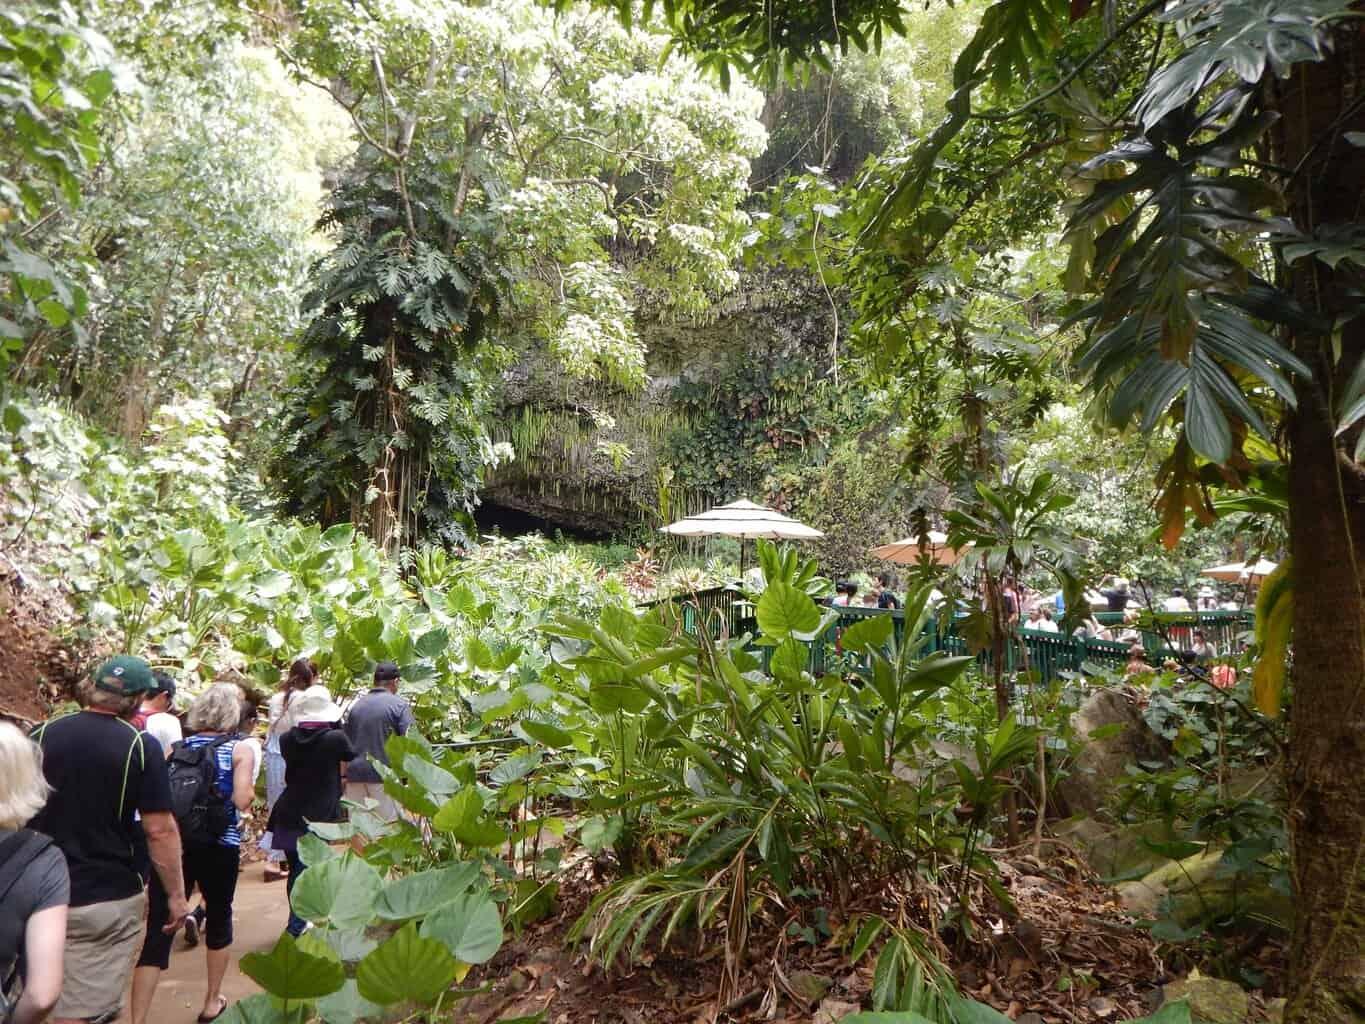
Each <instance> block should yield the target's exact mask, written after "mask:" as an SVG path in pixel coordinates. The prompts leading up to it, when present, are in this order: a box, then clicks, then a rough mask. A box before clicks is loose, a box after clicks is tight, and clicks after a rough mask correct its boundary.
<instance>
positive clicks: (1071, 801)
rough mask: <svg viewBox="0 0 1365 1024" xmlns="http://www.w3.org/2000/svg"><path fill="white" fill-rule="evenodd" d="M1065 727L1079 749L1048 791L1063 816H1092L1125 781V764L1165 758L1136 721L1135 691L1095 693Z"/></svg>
mask: <svg viewBox="0 0 1365 1024" xmlns="http://www.w3.org/2000/svg"><path fill="white" fill-rule="evenodd" d="M1071 725H1072V728H1073V729H1074V730H1075V732H1076V737H1077V738H1078V739H1079V740H1081V742H1082V743H1083V744H1084V745H1083V746H1082V747H1081V751H1080V753H1079V754H1077V755H1076V759H1075V761H1074V762H1073V764H1072V766H1071V772H1070V774H1069V775H1067V776H1066V778H1064V779H1062V780H1061V781H1060V782H1059V783H1058V784H1057V786H1056V788H1055V790H1054V793H1055V795H1056V797H1057V798H1058V800H1059V801H1060V802H1061V804H1062V805H1064V807H1065V809H1066V811H1067V813H1069V814H1094V813H1095V812H1096V811H1098V810H1100V808H1101V807H1103V806H1104V804H1105V801H1106V800H1107V799H1108V798H1109V795H1110V793H1111V792H1112V790H1113V788H1114V784H1115V783H1116V782H1117V781H1119V780H1121V779H1124V778H1126V777H1127V774H1128V766H1129V765H1133V764H1136V763H1137V762H1139V761H1161V760H1164V759H1165V758H1166V756H1167V749H1166V745H1165V743H1164V742H1163V741H1162V739H1161V737H1159V736H1158V735H1157V734H1156V733H1155V732H1153V731H1152V729H1151V727H1150V726H1148V725H1147V722H1146V721H1145V720H1144V719H1143V717H1142V708H1141V707H1140V706H1139V704H1138V701H1137V694H1136V692H1134V691H1131V690H1128V689H1126V688H1121V687H1105V688H1103V689H1099V690H1096V691H1095V692H1094V693H1092V694H1091V695H1090V696H1089V697H1088V698H1086V701H1085V703H1084V704H1082V705H1081V706H1080V708H1078V709H1077V711H1076V713H1075V714H1074V715H1072V716H1071Z"/></svg>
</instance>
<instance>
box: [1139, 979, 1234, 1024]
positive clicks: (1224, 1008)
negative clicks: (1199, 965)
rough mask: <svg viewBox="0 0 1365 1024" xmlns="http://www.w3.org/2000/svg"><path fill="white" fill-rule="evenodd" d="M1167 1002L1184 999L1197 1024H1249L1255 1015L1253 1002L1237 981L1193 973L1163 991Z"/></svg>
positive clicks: (1172, 983)
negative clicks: (1248, 1020)
mask: <svg viewBox="0 0 1365 1024" xmlns="http://www.w3.org/2000/svg"><path fill="white" fill-rule="evenodd" d="M1161 994H1162V996H1163V998H1164V1000H1165V1001H1166V1002H1168V1003H1173V1002H1175V1001H1176V1000H1178V999H1184V1000H1185V1001H1186V1002H1188V1003H1189V1004H1190V1016H1192V1017H1193V1018H1194V1019H1195V1021H1196V1022H1197V1024H1245V1022H1246V1020H1247V1018H1248V1017H1249V1015H1250V1014H1251V999H1250V998H1249V997H1248V996H1247V994H1246V993H1245V992H1244V991H1242V987H1241V986H1240V985H1238V984H1236V983H1235V982H1231V981H1223V980H1222V979H1220V978H1206V977H1204V976H1203V975H1202V974H1200V973H1199V972H1198V971H1191V972H1190V976H1189V977H1188V978H1185V979H1184V980H1183V981H1173V982H1171V984H1169V985H1167V986H1165V987H1164V988H1163V989H1162V990H1161Z"/></svg>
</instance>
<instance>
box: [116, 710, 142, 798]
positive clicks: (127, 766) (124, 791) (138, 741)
mask: <svg viewBox="0 0 1365 1024" xmlns="http://www.w3.org/2000/svg"><path fill="white" fill-rule="evenodd" d="M117 721H120V722H123V724H124V725H126V726H127V727H128V728H129V730H130V731H131V732H132V733H133V742H132V744H131V745H130V746H129V747H128V756H127V757H126V758H125V759H124V762H123V785H122V786H120V787H119V791H118V809H119V813H120V814H122V813H124V812H123V802H124V800H126V799H127V797H128V773H129V772H130V771H132V769H133V752H134V751H137V763H138V767H139V768H141V769H142V770H143V771H146V770H147V745H146V744H145V743H143V742H142V737H143V736H145V735H147V734H146V733H144V732H143V731H142V730H141V729H139V728H138V727H137V726H135V725H133V723H132V722H128V721H125V720H124V719H122V718H120V719H117ZM135 809H136V808H135Z"/></svg>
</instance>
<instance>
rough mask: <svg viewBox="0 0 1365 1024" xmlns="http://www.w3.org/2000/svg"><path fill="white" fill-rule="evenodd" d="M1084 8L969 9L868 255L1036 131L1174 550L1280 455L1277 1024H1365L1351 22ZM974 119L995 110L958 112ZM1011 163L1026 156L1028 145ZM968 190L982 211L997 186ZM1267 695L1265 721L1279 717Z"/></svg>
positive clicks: (1088, 354)
mask: <svg viewBox="0 0 1365 1024" xmlns="http://www.w3.org/2000/svg"><path fill="white" fill-rule="evenodd" d="M1091 7H1092V5H1091V4H1089V3H1079V4H1078V3H1071V4H1067V3H1063V2H1061V0H1000V2H997V3H996V4H994V5H993V6H991V7H990V8H989V9H988V10H987V11H986V12H985V14H984V15H983V18H982V21H981V26H980V29H979V30H978V32H977V35H976V37H975V38H974V39H973V40H972V42H971V43H970V44H969V45H968V46H967V47H966V48H965V49H964V50H963V52H962V54H961V55H960V57H959V59H958V63H957V67H956V69H955V79H956V86H957V91H956V92H955V93H954V95H953V98H952V99H951V101H950V102H949V104H948V107H949V115H948V117H947V119H946V120H945V121H944V122H943V123H942V124H941V125H940V126H939V128H938V129H936V130H935V131H934V132H933V133H932V134H931V135H930V136H929V137H927V138H926V139H925V140H923V142H922V143H921V144H920V145H919V146H918V147H917V149H916V150H915V152H914V153H913V155H912V157H911V159H910V160H909V162H908V163H907V166H906V170H905V172H904V173H903V174H902V175H901V177H900V179H899V181H898V182H897V183H896V185H895V187H894V188H893V189H892V190H891V191H890V192H889V193H888V194H887V196H886V199H885V201H884V202H883V204H882V207H881V209H880V211H879V213H878V215H877V217H876V218H875V219H874V220H873V222H872V224H871V225H870V227H869V231H868V233H867V235H866V236H865V239H866V240H867V241H868V242H870V243H871V242H880V243H881V244H883V245H886V246H888V247H891V248H895V247H896V246H897V245H903V244H907V243H909V242H912V243H913V244H914V245H916V246H921V247H923V246H926V245H928V246H929V247H930V248H933V247H934V245H936V244H937V243H936V242H935V241H934V239H935V237H941V236H943V235H945V234H947V233H950V232H952V231H954V230H956V229H958V228H959V226H960V222H961V219H962V218H961V216H960V213H959V212H958V211H952V212H950V214H949V215H948V216H946V217H939V218H938V220H937V223H936V222H935V220H934V219H933V218H931V217H930V216H928V214H929V213H930V212H931V208H928V207H926V206H925V200H926V198H927V197H928V196H929V195H932V194H933V192H932V183H933V182H935V181H936V180H937V179H938V178H939V177H940V176H941V174H942V171H943V167H944V164H945V163H947V164H949V165H952V164H953V160H952V159H951V154H952V153H953V152H954V151H955V147H959V146H961V145H962V144H963V143H962V140H963V139H969V138H971V137H972V134H973V133H975V132H981V131H991V130H994V131H996V132H999V133H1001V134H1004V135H1005V136H1006V137H1008V133H1009V132H1010V131H1011V130H1013V131H1014V132H1016V133H1017V132H1018V131H1019V129H1024V130H1025V131H1026V132H1027V131H1028V130H1029V126H1030V125H1034V126H1037V125H1040V124H1041V125H1042V126H1044V127H1045V128H1050V129H1051V130H1052V131H1053V132H1057V133H1059V136H1060V138H1061V140H1062V141H1063V142H1064V143H1065V145H1066V146H1067V148H1068V149H1069V151H1070V153H1069V156H1070V158H1071V163H1072V183H1073V187H1074V188H1075V190H1076V191H1077V193H1078V196H1077V200H1076V202H1075V203H1074V205H1073V207H1072V210H1071V216H1070V219H1069V224H1068V229H1067V235H1068V241H1070V243H1071V246H1072V255H1073V265H1072V268H1071V271H1072V272H1071V274H1070V275H1069V276H1070V280H1071V282H1072V284H1074V285H1076V286H1078V287H1081V288H1086V287H1089V288H1091V289H1093V292H1094V294H1095V301H1094V302H1093V303H1092V304H1091V305H1090V306H1089V307H1087V308H1086V309H1085V310H1084V311H1082V312H1081V314H1080V319H1081V320H1082V321H1083V322H1085V323H1086V324H1087V325H1088V328H1089V330H1090V332H1091V336H1090V337H1091V340H1090V343H1089V344H1088V346H1087V347H1086V349H1085V351H1084V352H1083V354H1082V357H1081V361H1080V365H1081V366H1082V368H1083V369H1084V370H1085V371H1086V373H1087V374H1088V377H1089V379H1090V381H1091V384H1092V386H1093V387H1094V388H1095V390H1096V393H1097V394H1098V395H1099V397H1100V398H1101V400H1102V404H1103V406H1104V408H1105V410H1106V412H1107V415H1108V417H1109V419H1110V420H1111V421H1112V422H1113V423H1114V424H1115V425H1119V426H1122V425H1126V424H1128V423H1130V422H1133V421H1137V422H1138V423H1139V425H1140V427H1141V428H1142V429H1144V430H1149V429H1151V428H1152V427H1154V426H1155V425H1156V424H1157V423H1159V422H1161V421H1162V420H1163V419H1169V420H1171V421H1172V422H1173V423H1174V424H1175V426H1176V429H1177V436H1176V441H1175V444H1174V447H1173V449H1172V452H1171V455H1170V457H1169V458H1168V460H1167V462H1166V463H1165V465H1164V466H1163V468H1162V472H1161V476H1160V480H1159V482H1160V485H1161V489H1162V494H1161V498H1160V506H1159V507H1160V510H1161V513H1162V517H1163V521H1164V529H1165V536H1166V539H1167V541H1168V542H1169V543H1174V542H1175V541H1176V540H1177V539H1178V538H1179V536H1180V533H1181V531H1182V529H1183V527H1184V523H1185V520H1186V517H1187V516H1188V515H1190V514H1194V515H1196V516H1198V517H1200V518H1208V517H1210V516H1211V510H1210V508H1209V499H1208V495H1207V490H1206V489H1207V487H1208V486H1209V485H1210V484H1211V483H1213V482H1219V483H1222V484H1224V485H1231V486H1236V485H1238V484H1239V483H1241V482H1244V481H1245V479H1246V478H1247V477H1248V476H1249V474H1250V473H1251V472H1252V470H1253V464H1252V461H1251V459H1250V458H1249V457H1248V450H1249V449H1248V446H1249V445H1251V444H1252V441H1251V439H1252V438H1254V437H1255V436H1256V435H1261V437H1263V438H1265V439H1267V440H1271V441H1273V440H1275V439H1277V438H1282V439H1283V443H1284V447H1285V450H1286V454H1287V457H1288V461H1289V465H1290V474H1289V475H1290V487H1289V511H1290V523H1291V529H1290V538H1291V548H1292V551H1293V555H1294V566H1295V569H1294V572H1295V575H1296V578H1297V586H1296V588H1295V591H1296V593H1295V605H1294V617H1293V623H1294V667H1293V679H1294V685H1295V702H1294V713H1293V721H1292V723H1291V744H1290V754H1291V756H1290V769H1289V796H1290V829H1291V837H1292V852H1293V863H1294V884H1295V893H1296V897H1297V900H1296V910H1297V913H1296V920H1295V927H1294V936H1293V949H1292V956H1291V974H1290V985H1291V991H1290V1002H1289V1008H1288V1015H1287V1019H1288V1020H1290V1021H1295V1022H1310V1021H1311V1022H1314V1024H1317V1022H1324V1024H1325V1022H1328V1021H1332V1022H1337V1021H1344V1020H1352V1019H1362V1017H1365V959H1363V958H1362V950H1365V789H1362V787H1360V786H1359V784H1358V781H1357V780H1358V779H1359V777H1360V773H1361V769H1362V767H1365V686H1363V685H1362V680H1365V592H1363V588H1365V573H1362V566H1361V551H1362V543H1365V466H1363V465H1362V461H1361V457H1362V448H1361V446H1360V445H1359V443H1358V439H1359V436H1360V432H1361V429H1362V424H1361V420H1362V418H1365V417H1362V408H1361V402H1360V392H1361V390H1362V381H1365V371H1362V361H1365V321H1362V319H1361V317H1360V315H1359V314H1360V312H1361V296H1362V284H1365V249H1362V247H1361V244H1360V239H1361V237H1362V224H1361V221H1362V210H1361V199H1362V188H1361V182H1362V181H1365V149H1362V148H1361V146H1360V143H1361V142H1362V141H1365V132H1362V129H1365V103H1362V102H1361V100H1360V95H1361V92H1362V90H1365V72H1362V68H1365V22H1362V20H1361V13H1362V8H1361V5H1359V4H1357V5H1353V6H1352V7H1351V8H1350V9H1347V8H1346V6H1345V5H1343V4H1340V3H1333V2H1326V0H1313V2H1307V3H1303V2H1293V3H1291V2H1275V0H1272V2H1269V3H1266V2H1251V0H1193V2H1188V3H1182V4H1177V5H1175V6H1173V7H1171V8H1170V9H1169V10H1163V8H1164V7H1165V4H1164V3H1161V2H1150V3H1145V4H1142V5H1132V4H1130V5H1119V6H1118V7H1117V8H1106V10H1107V11H1109V13H1110V14H1111V15H1112V19H1110V20H1107V21H1106V23H1105V24H1104V25H1101V22H1100V19H1099V18H1098V13H1099V11H1098V8H1097V9H1096V10H1095V11H1093V12H1092V11H1091ZM1069 17H1074V19H1075V20H1074V22H1069V20H1068V19H1069ZM1125 67H1126V68H1128V69H1130V70H1129V71H1128V72H1127V73H1125V72H1124V68H1125ZM1025 96H1027V98H1025ZM1100 97H1102V99H1101V98H1100ZM983 98H984V99H985V100H986V101H987V103H988V104H989V103H990V102H992V101H994V103H995V105H994V106H990V105H987V106H986V107H985V108H984V109H974V101H977V100H981V99H983ZM1021 99H1022V100H1023V102H1019V101H1020V100H1021ZM1111 142H1112V143H1113V144H1112V145H1111V144H1110V143H1111ZM1013 144H1014V145H1015V147H1016V153H1017V158H1018V159H1020V160H1026V159H1028V158H1029V152H1030V150H1029V144H1028V142H1027V140H1024V141H1015V142H1014V143H1013ZM1087 157H1088V159H1087ZM968 173H969V174H970V170H968ZM978 180H979V182H980V192H979V194H981V195H985V194H989V192H990V187H991V182H990V179H989V176H987V175H979V176H978ZM902 239H903V240H906V241H899V240H902ZM1276 419H1278V420H1279V427H1278V429H1275V428H1273V427H1272V423H1274V422H1275V420H1276ZM1261 697H1262V701H1263V703H1264V704H1265V705H1266V707H1267V709H1268V710H1272V711H1273V710H1274V708H1275V706H1276V704H1277V703H1278V695H1276V694H1269V693H1263V694H1261Z"/></svg>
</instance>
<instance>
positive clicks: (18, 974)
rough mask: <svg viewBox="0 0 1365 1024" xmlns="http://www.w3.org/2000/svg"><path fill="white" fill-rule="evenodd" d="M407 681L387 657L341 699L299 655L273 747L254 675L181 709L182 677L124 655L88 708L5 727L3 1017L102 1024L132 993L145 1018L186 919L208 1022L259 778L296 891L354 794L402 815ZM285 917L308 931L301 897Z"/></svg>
mask: <svg viewBox="0 0 1365 1024" xmlns="http://www.w3.org/2000/svg"><path fill="white" fill-rule="evenodd" d="M400 676H401V672H400V670H399V667H398V666H397V665H396V664H394V663H393V662H381V663H380V664H379V665H378V666H377V667H376V669H375V672H374V685H373V687H372V688H371V689H370V690H369V692H368V693H365V694H363V695H361V696H360V697H359V698H358V699H356V700H354V701H352V702H350V704H349V706H347V707H344V708H343V706H341V705H340V704H338V703H337V702H336V701H335V700H334V699H333V696H332V693H331V692H330V691H329V690H328V688H327V687H326V686H325V685H323V684H322V682H321V681H320V679H319V674H318V670H317V666H316V665H314V664H313V662H312V661H310V660H308V659H307V658H300V659H298V660H296V661H295V662H294V663H293V664H292V665H291V666H290V669H289V672H288V674H287V676H286V677H285V679H284V681H283V683H282V685H281V686H280V689H279V691H278V692H277V693H275V694H273V695H272V696H271V697H270V699H269V701H268V702H266V704H265V709H266V721H265V722H264V723H263V733H264V743H262V741H261V738H260V737H258V736H257V735H256V733H257V731H258V727H259V726H260V725H261V724H262V723H259V707H258V704H257V703H256V702H255V700H254V699H253V695H252V694H251V693H249V692H248V691H247V690H246V689H244V688H243V687H242V686H240V685H238V684H237V683H235V682H232V681H226V680H223V681H218V682H215V683H213V684H212V685H210V686H209V687H208V688H207V689H205V690H204V691H203V692H202V693H200V694H199V695H198V696H197V697H195V698H194V700H193V701H192V702H190V703H189V706H188V707H187V708H186V709H185V711H184V714H183V717H181V716H180V715H178V714H177V712H176V692H177V688H176V683H175V680H174V679H173V678H172V677H170V676H169V675H167V674H165V673H162V672H159V671H154V670H153V669H152V668H151V666H150V665H149V664H148V663H147V662H146V661H144V660H142V659H141V658H135V657H131V656H128V655H120V656H118V657H114V658H111V659H109V660H108V661H106V662H104V663H103V664H102V665H100V666H99V668H98V669H96V670H95V671H94V672H93V673H92V674H91V675H90V677H89V678H88V679H87V680H85V681H83V682H82V683H81V684H80V685H79V686H78V687H77V690H76V697H77V702H78V704H79V710H76V711H73V712H71V713H69V714H63V715H59V716H58V717H55V718H52V719H50V720H49V721H47V722H44V723H43V724H41V725H39V726H38V727H37V728H36V729H34V730H33V732H32V733H31V734H30V735H29V736H25V735H24V734H23V733H22V732H21V731H20V730H19V729H17V728H16V727H15V726H13V725H11V724H8V723H3V722H0V1020H3V1021H5V1022H7V1024H8V1022H10V1021H13V1022H14V1024H39V1022H40V1021H43V1020H45V1019H47V1018H48V1017H49V1016H50V1017H51V1018H52V1019H53V1020H54V1021H58V1022H72V1024H75V1022H95V1024H106V1022H110V1021H113V1020H115V1019H116V1018H117V1017H118V1016H119V1015H120V1013H121V1012H122V1010H123V1007H124V1000H125V996H127V997H128V1009H129V1015H130V1017H131V1020H132V1021H133V1024H145V1022H146V1021H147V1019H148V1015H149V1012H150V1010H151V1006H152V1000H153V996H154V995H155V992H156V988H157V983H158V981H159V980H160V977H161V973H162V972H163V971H164V970H166V968H167V966H168V965H169V963H170V958H171V955H172V951H173V947H174V945H175V936H176V935H177V933H179V932H180V931H181V930H182V929H183V930H184V933H185V945H186V946H196V945H198V944H199V943H200V940H201V938H202V942H203V946H204V949H205V954H204V956H205V968H206V983H205V987H204V998H203V1003H202V1006H201V1009H200V1013H199V1016H198V1020H199V1021H200V1022H201V1024H207V1022H209V1021H213V1020H215V1019H216V1018H217V1017H219V1016H220V1015H221V1014H222V1013H223V1012H224V1011H225V1010H226V1008H227V1005H228V1001H227V999H226V998H225V997H224V996H223V994H222V984H223V979H224V976H225V974H226V971H227V967H228V963H229V957H230V948H231V946H232V941H233V928H232V908H233V899H234V895H235V893H236V889H237V880H238V877H239V874H240V872H241V869H242V858H241V849H242V842H243V838H244V836H245V835H246V834H247V825H248V819H250V818H252V817H255V818H256V819H257V820H259V819H260V818H261V817H262V815H261V814H260V813H259V810H258V809H257V808H256V804H257V795H256V794H257V782H258V779H259V778H260V776H261V774H262V772H264V775H265V799H264V807H263V808H262V809H261V810H264V815H263V816H264V818H265V826H266V831H265V833H264V835H263V836H262V838H261V842H260V844H259V845H260V847H261V848H262V849H263V850H265V851H267V855H268V857H269V858H270V861H269V863H268V864H267V867H266V876H265V877H266V879H267V881H269V880H272V879H279V878H282V877H284V876H285V875H286V873H287V876H288V881H287V883H286V886H285V888H286V892H287V893H289V894H291V895H292V892H293V888H294V884H295V883H296V882H297V880H298V878H299V875H300V874H301V873H302V872H303V870H304V865H303V864H302V862H301V860H300V859H299V854H298V842H299V840H300V839H301V838H302V836H303V835H304V834H305V833H306V832H307V831H308V824H309V823H310V822H334V821H342V820H344V818H345V815H346V807H345V803H344V802H343V801H345V802H346V803H354V804H356V805H357V806H359V807H363V808H364V809H365V810H366V811H368V812H369V813H370V814H373V815H375V816H377V817H378V818H379V819H380V820H384V821H393V820H396V819H397V817H398V816H399V814H400V813H401V811H400V809H399V807H398V806H397V804H396V803H395V802H394V801H393V799H392V798H391V797H390V796H389V795H388V794H387V793H385V792H384V788H383V784H382V779H381V777H380V775H379V773H378V771H377V770H376V769H375V767H374V765H375V763H376V762H378V763H380V764H387V763H388V758H387V755H386V753H385V744H386V743H387V741H388V739H389V737H390V736H393V735H395V734H398V735H402V734H404V733H406V732H407V731H408V730H409V729H410V728H411V727H412V725H413V714H412V709H411V707H410V706H409V705H408V703H407V702H406V701H405V700H403V699H402V698H401V697H400V696H398V687H399V680H400ZM286 868H287V871H286ZM195 894H197V895H198V898H199V900H200V904H199V906H197V907H196V908H195V909H194V910H191V908H190V904H189V897H190V896H193V895H195ZM282 924H283V926H284V928H285V930H287V931H288V932H289V933H290V934H292V935H294V936H298V935H301V934H302V933H303V931H304V930H305V929H306V928H307V927H308V925H307V922H306V921H304V920H303V919H302V918H300V917H299V916H297V915H296V914H294V912H293V910H292V908H291V909H290V912H289V917H288V920H287V922H282Z"/></svg>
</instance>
